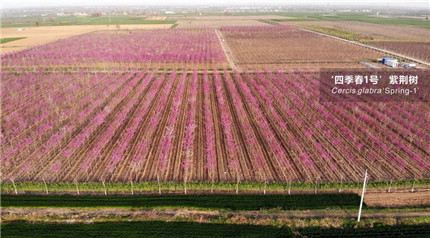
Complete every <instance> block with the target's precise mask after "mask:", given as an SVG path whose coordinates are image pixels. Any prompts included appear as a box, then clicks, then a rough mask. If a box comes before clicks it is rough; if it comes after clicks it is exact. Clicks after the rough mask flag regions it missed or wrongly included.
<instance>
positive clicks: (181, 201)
mask: <svg viewBox="0 0 430 238" xmlns="http://www.w3.org/2000/svg"><path fill="white" fill-rule="evenodd" d="M359 203H360V197H359V196H358V195H356V194H316V195H306V194H295V195H135V196H128V195H127V196H125V195H112V196H100V195H97V196H96V195H85V196H73V195H50V196H45V195H1V206H2V207H69V208H70V207H86V208H91V207H130V208H145V209H150V208H157V207H163V208H165V207H172V208H187V207H189V208H201V209H209V210H213V209H225V210H243V211H244V210H260V209H282V210H314V209H328V208H333V209H337V208H339V209H352V208H357V207H358V204H359Z"/></svg>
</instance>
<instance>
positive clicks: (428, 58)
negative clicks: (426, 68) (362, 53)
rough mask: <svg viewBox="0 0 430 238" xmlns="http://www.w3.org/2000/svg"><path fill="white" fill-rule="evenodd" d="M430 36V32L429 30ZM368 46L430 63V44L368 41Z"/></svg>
mask: <svg viewBox="0 0 430 238" xmlns="http://www.w3.org/2000/svg"><path fill="white" fill-rule="evenodd" d="M429 36H430V30H429ZM365 43H366V44H368V45H371V46H376V47H378V48H381V49H386V50H390V51H394V52H397V53H400V54H403V55H407V56H410V57H413V58H415V59H420V60H422V61H425V62H428V63H430V41H429V42H396V41H367V42H365Z"/></svg>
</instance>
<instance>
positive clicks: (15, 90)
mask: <svg viewBox="0 0 430 238" xmlns="http://www.w3.org/2000/svg"><path fill="white" fill-rule="evenodd" d="M318 76H319V74H315V73H306V72H298V73H289V74H287V73H283V72H281V71H268V70H266V71H250V72H248V71H244V72H242V73H240V72H237V71H236V72H231V71H227V70H224V71H218V70H214V71H212V72H208V71H203V72H198V71H196V70H194V71H179V70H173V71H165V70H148V69H134V70H125V71H124V70H111V71H108V72H101V71H97V70H93V69H89V70H81V71H80V72H67V71H64V72H58V71H55V72H52V71H46V70H39V71H31V72H30V71H21V72H19V71H13V72H7V71H5V72H2V78H4V80H3V84H4V86H5V87H6V88H8V90H7V91H4V94H3V101H2V103H3V104H2V108H3V114H2V132H3V146H2V168H1V172H2V174H3V176H2V179H3V181H9V180H15V181H49V182H64V181H68V182H73V181H87V182H88V181H102V180H107V181H113V182H114V181H118V182H119V181H122V182H124V181H130V180H131V181H139V182H142V181H154V180H162V181H184V182H186V181H191V180H192V181H254V182H255V181H257V182H318V181H319V182H336V181H341V180H343V181H354V182H357V181H360V180H361V179H362V175H363V171H364V170H365V169H368V170H369V172H370V174H371V177H372V179H373V180H392V179H395V180H396V179H399V180H406V179H414V178H415V179H419V178H426V177H428V176H429V171H430V170H429V150H430V145H429V143H428V142H429V141H430V133H429V131H430V127H429V125H430V123H429V121H430V114H429V113H428V112H429V111H430V105H429V103H428V101H425V100H423V101H422V102H410V103H408V102H404V103H401V104H398V103H394V102H393V103H384V104H382V103H378V102H370V101H369V102H359V103H355V104H351V103H349V102H337V103H335V102H320V101H319V96H320V93H321V92H320V91H319V83H318Z"/></svg>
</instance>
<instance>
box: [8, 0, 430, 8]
mask: <svg viewBox="0 0 430 238" xmlns="http://www.w3.org/2000/svg"><path fill="white" fill-rule="evenodd" d="M1 2H2V5H3V8H27V7H56V6H112V5H142V6H145V5H147V6H149V5H191V4H195V5H204V4H207V5H225V4H243V5H248V6H249V5H252V4H259V5H260V4H283V5H287V4H295V5H296V4H306V5H308V4H315V3H318V4H329V5H339V4H345V3H347V4H351V3H353V4H354V5H359V4H360V5H369V6H375V5H379V6H390V7H395V6H405V7H408V6H409V7H414V8H416V7H419V8H427V9H429V4H430V0H412V1H408V0H376V1H372V0H361V1H360V0H359V1H357V0H322V1H315V0H313V1H312V0H268V1H262V0H254V1H253V0H218V1H213V0H199V1H196V0H176V1H175V0H158V1H144V0H143V1H142V0H134V1H133V0H74V1H64V0H2V1H1Z"/></svg>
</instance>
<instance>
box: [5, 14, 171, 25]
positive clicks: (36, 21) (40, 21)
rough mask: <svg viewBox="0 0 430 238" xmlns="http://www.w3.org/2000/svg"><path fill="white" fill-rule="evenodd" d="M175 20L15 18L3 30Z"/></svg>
mask: <svg viewBox="0 0 430 238" xmlns="http://www.w3.org/2000/svg"><path fill="white" fill-rule="evenodd" d="M174 23H175V21H174V20H166V19H165V17H156V16H145V15H143V16H141V15H133V16H127V15H123V16H120V15H113V16H106V15H104V16H55V17H54V16H51V17H49V18H47V17H40V16H39V17H25V18H20V17H15V18H5V19H4V20H3V21H2V23H1V27H2V28H17V27H45V26H86V25H91V26H96V25H104V26H107V25H113V26H115V25H147V24H150V25H154V24H170V25H171V24H174Z"/></svg>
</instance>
